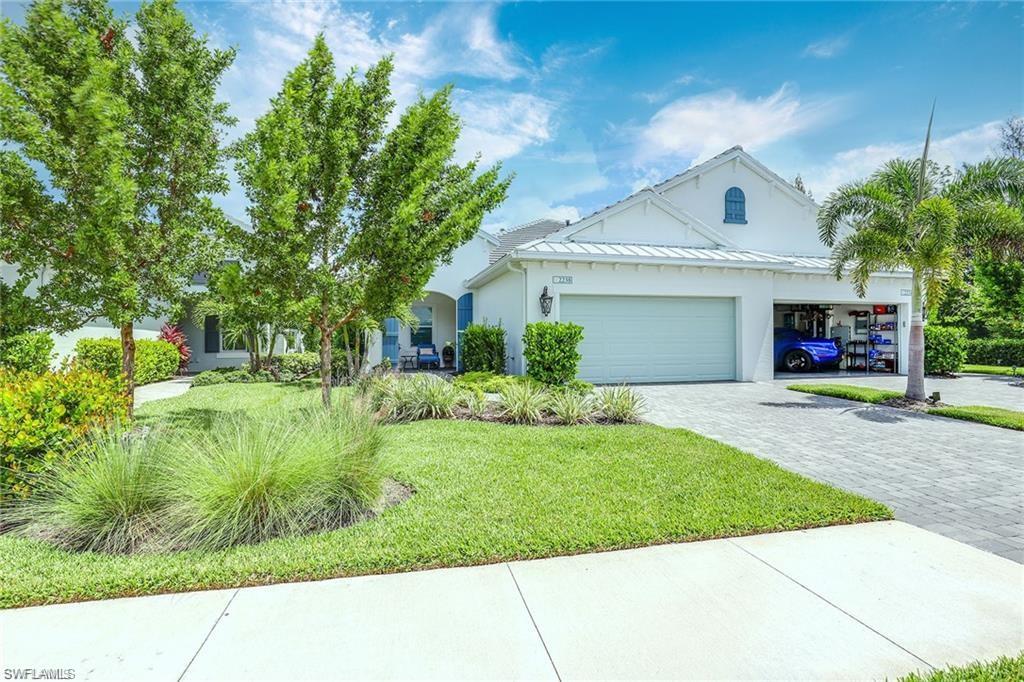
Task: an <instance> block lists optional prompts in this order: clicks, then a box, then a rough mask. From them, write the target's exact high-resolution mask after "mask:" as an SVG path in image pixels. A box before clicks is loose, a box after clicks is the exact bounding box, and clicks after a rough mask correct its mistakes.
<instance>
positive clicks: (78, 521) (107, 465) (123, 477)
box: [5, 429, 165, 554]
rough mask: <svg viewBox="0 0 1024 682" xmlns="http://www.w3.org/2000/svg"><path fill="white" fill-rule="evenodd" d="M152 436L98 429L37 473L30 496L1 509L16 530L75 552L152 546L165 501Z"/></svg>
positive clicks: (158, 445)
mask: <svg viewBox="0 0 1024 682" xmlns="http://www.w3.org/2000/svg"><path fill="white" fill-rule="evenodd" d="M164 454H165V448H164V444H163V442H162V441H161V439H160V438H159V437H158V436H155V435H148V436H140V435H128V434H125V433H123V432H119V431H118V430H116V429H110V430H102V431H98V432H95V433H94V434H92V435H90V436H89V437H87V438H86V439H85V440H84V441H83V442H82V443H81V444H80V445H79V446H78V447H76V452H75V456H74V457H73V458H67V459H61V460H59V461H58V462H56V463H55V464H54V466H52V467H51V468H49V469H48V470H46V471H45V472H43V473H42V474H41V475H40V477H39V480H38V481H37V484H36V491H35V494H34V495H33V496H32V497H31V498H28V499H26V500H23V501H20V502H19V503H16V504H15V505H14V506H13V507H9V508H8V509H7V510H5V512H6V513H5V517H6V519H7V521H8V522H9V523H11V525H12V526H13V527H14V532H15V533H16V534H18V535H24V536H27V537H34V538H38V539H42V540H46V541H48V542H50V543H52V544H54V545H57V546H58V547H61V548H63V549H68V550H74V551H86V552H107V553H111V554H128V553H131V552H137V551H140V550H141V549H143V548H145V547H146V546H148V545H150V544H152V542H153V541H154V539H155V536H156V534H157V529H158V521H159V518H160V514H161V511H162V509H163V507H164V506H165V500H164V497H163V495H162V492H163V491H162V483H161V481H162V479H163V473H164V470H163V458H164Z"/></svg>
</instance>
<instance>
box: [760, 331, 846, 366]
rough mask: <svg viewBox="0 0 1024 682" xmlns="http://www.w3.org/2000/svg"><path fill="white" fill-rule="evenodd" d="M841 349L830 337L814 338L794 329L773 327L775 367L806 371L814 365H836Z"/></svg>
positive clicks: (840, 357)
mask: <svg viewBox="0 0 1024 682" xmlns="http://www.w3.org/2000/svg"><path fill="white" fill-rule="evenodd" d="M842 359H843V349H842V348H840V347H839V346H838V345H837V344H836V342H835V341H833V340H832V339H824V338H815V337H813V336H808V335H807V334H804V333H803V332H799V331H797V330H796V329H786V328H783V327H776V328H775V367H777V368H779V369H784V370H786V371H787V372H806V371H809V370H810V369H812V368H814V367H836V366H838V365H839V361H840V360H842Z"/></svg>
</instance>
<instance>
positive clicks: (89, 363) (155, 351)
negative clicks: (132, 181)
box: [75, 338, 181, 386]
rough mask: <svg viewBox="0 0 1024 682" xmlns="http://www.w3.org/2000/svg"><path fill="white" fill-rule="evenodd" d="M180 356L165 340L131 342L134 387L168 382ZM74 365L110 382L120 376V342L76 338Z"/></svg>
mask: <svg viewBox="0 0 1024 682" xmlns="http://www.w3.org/2000/svg"><path fill="white" fill-rule="evenodd" d="M180 360H181V356H180V355H179V353H178V349H177V347H176V346H175V345H174V344H173V343H169V342H167V341H158V340H153V339H139V340H137V341H136V342H135V385H136V386H142V385H143V384H151V383H153V382H154V381H163V380H165V379H170V378H171V377H173V376H174V373H175V372H177V371H178V363H179V362H180ZM75 362H76V363H78V365H79V366H80V367H83V368H85V369H91V370H93V371H95V372H99V373H100V374H103V375H104V376H107V377H110V378H112V379H116V378H119V377H120V376H121V340H120V339H114V338H105V339H79V340H78V343H76V344H75Z"/></svg>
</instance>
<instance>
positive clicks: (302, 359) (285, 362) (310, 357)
mask: <svg viewBox="0 0 1024 682" xmlns="http://www.w3.org/2000/svg"><path fill="white" fill-rule="evenodd" d="M344 357H345V356H344V354H341V359H342V360H344ZM332 360H333V358H332ZM273 362H274V366H275V367H277V369H278V370H279V371H281V372H287V373H289V374H292V375H296V376H299V375H303V374H309V373H310V372H315V371H317V370H318V369H320V354H319V353H311V352H308V351H307V352H305V353H283V354H281V355H276V356H274V360H273Z"/></svg>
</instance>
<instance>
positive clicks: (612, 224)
mask: <svg viewBox="0 0 1024 682" xmlns="http://www.w3.org/2000/svg"><path fill="white" fill-rule="evenodd" d="M569 239H570V240H572V241H579V242H625V243H629V244H656V245H661V246H703V247H713V246H715V244H714V243H713V242H711V241H710V240H708V239H707V238H706V237H704V236H703V235H702V234H700V233H698V232H696V231H694V230H693V229H692V228H691V227H690V226H689V225H683V224H681V223H680V222H679V219H678V218H676V217H675V216H673V215H670V214H669V213H667V212H666V211H665V210H663V209H662V208H661V207H660V206H658V205H657V204H655V203H653V202H649V201H647V202H640V203H638V204H635V205H633V206H629V207H628V208H626V209H624V210H622V211H619V212H618V213H614V214H612V215H609V216H608V217H606V218H604V219H602V220H600V221H598V222H597V224H596V225H593V226H591V227H588V228H586V229H583V230H580V231H579V232H576V233H575V234H573V235H572V236H570V237H569Z"/></svg>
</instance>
